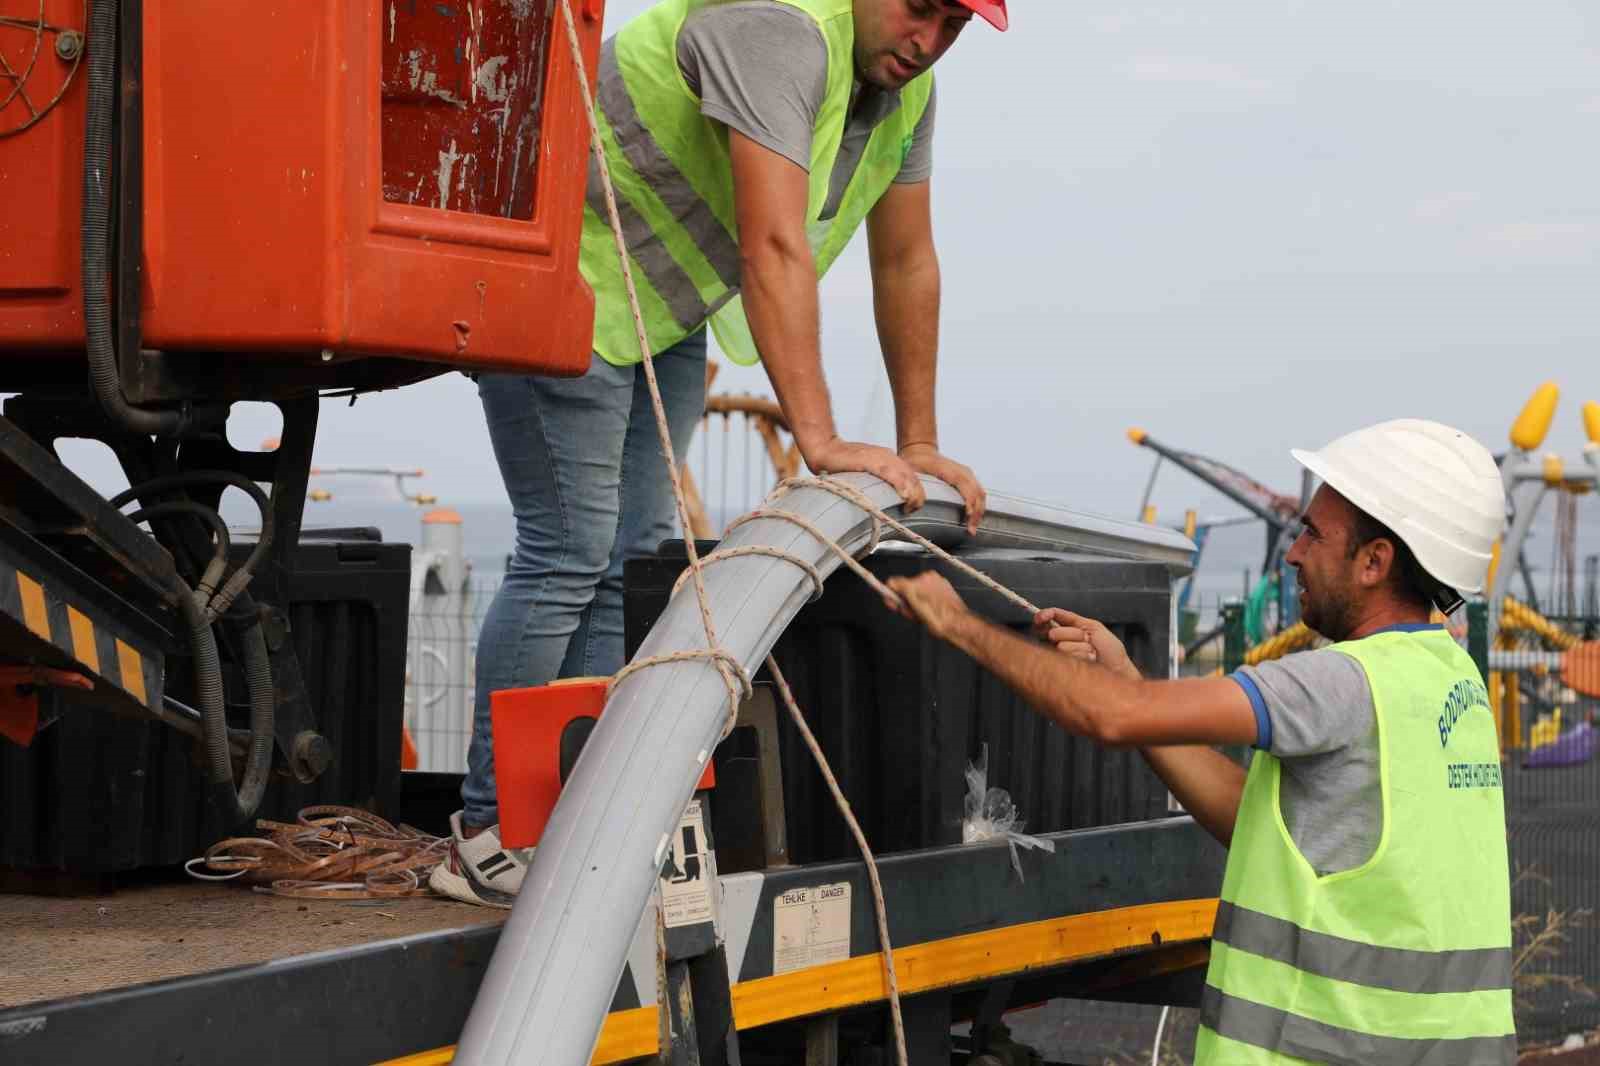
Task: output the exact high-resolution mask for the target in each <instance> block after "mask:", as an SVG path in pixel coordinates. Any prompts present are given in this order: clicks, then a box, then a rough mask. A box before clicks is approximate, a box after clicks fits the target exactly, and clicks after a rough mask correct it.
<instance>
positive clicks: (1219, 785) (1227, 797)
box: [1033, 607, 1245, 845]
mask: <svg viewBox="0 0 1600 1066" xmlns="http://www.w3.org/2000/svg"><path fill="white" fill-rule="evenodd" d="M1033 632H1034V635H1035V636H1036V637H1038V639H1039V640H1041V641H1044V642H1045V643H1046V644H1048V645H1053V646H1054V647H1055V649H1056V651H1057V652H1060V653H1062V654H1064V655H1066V656H1068V657H1070V658H1072V659H1075V660H1077V661H1078V662H1082V663H1097V664H1098V668H1099V669H1101V670H1106V671H1110V672H1112V673H1115V674H1118V675H1120V676H1122V677H1125V678H1129V679H1131V680H1133V681H1142V680H1144V678H1143V676H1142V675H1141V674H1140V673H1139V668H1138V667H1137V666H1135V665H1134V664H1133V660H1132V659H1130V658H1128V649H1127V648H1126V647H1124V646H1123V643H1122V641H1121V640H1120V639H1118V638H1117V635H1116V634H1115V633H1113V632H1111V630H1110V629H1108V628H1106V626H1105V624H1104V623H1102V622H1100V621H1099V620H1098V619H1094V618H1089V617H1087V616H1085V615H1080V614H1076V613H1074V612H1072V611H1067V610H1063V609H1062V608H1059V607H1051V608H1047V609H1045V610H1042V611H1040V612H1039V613H1038V614H1037V615H1036V616H1035V617H1034V620H1033ZM1139 754H1140V755H1141V756H1143V757H1144V760H1145V762H1147V763H1148V764H1149V765H1150V768H1151V769H1152V770H1154V771H1155V772H1156V776H1158V777H1160V778H1161V780H1162V782H1163V783H1164V784H1165V785H1166V786H1167V788H1169V789H1171V790H1172V794H1173V795H1174V796H1176V797H1177V799H1178V802H1179V803H1181V804H1183V808H1184V810H1186V811H1188V812H1189V814H1190V815H1191V816H1192V817H1193V818H1194V820H1195V821H1197V822H1199V823H1200V824H1201V825H1202V826H1204V827H1205V828H1206V830H1207V831H1208V832H1210V833H1211V835H1212V836H1214V837H1216V838H1217V839H1218V840H1220V841H1222V843H1223V844H1225V845H1226V844H1228V843H1229V842H1231V841H1232V839H1233V826H1234V823H1235V822H1236V821H1237V820H1238V817H1239V800H1240V799H1241V798H1242V797H1243V795H1244V779H1245V772H1244V769H1243V768H1242V767H1240V766H1239V764H1238V763H1236V762H1234V761H1233V760H1232V759H1230V758H1228V757H1227V756H1225V755H1223V754H1222V753H1221V752H1219V751H1217V750H1215V749H1214V748H1210V747H1207V746H1205V745H1202V744H1188V745H1175V746H1152V745H1144V746H1142V747H1140V748H1139Z"/></svg>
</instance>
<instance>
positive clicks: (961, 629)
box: [893, 579, 1256, 747]
mask: <svg viewBox="0 0 1600 1066" xmlns="http://www.w3.org/2000/svg"><path fill="white" fill-rule="evenodd" d="M903 580H904V579H902V580H900V581H896V582H895V583H894V585H893V588H894V590H895V591H896V592H897V593H900V594H901V595H902V597H903V596H904V595H905V593H904V590H903V588H902V587H901V586H902V582H903ZM935 635H938V636H941V637H943V639H945V640H947V641H948V642H949V643H951V644H953V645H955V646H956V647H957V648H960V649H961V650H962V651H964V652H966V653H967V654H968V655H970V656H971V657H972V658H973V659H975V660H977V662H978V663H979V664H980V665H981V666H983V667H984V668H985V669H987V670H988V671H989V672H990V673H992V674H994V675H995V676H996V677H998V678H999V679H1000V680H1001V681H1003V682H1005V683H1006V684H1007V685H1009V686H1010V687H1011V688H1013V689H1015V690H1016V692H1017V693H1018V694H1019V695H1020V696H1022V697H1023V698H1024V699H1026V700H1027V701H1028V702H1029V703H1030V704H1032V705H1033V706H1034V707H1035V708H1037V709H1038V710H1039V711H1040V712H1041V713H1043V714H1045V715H1047V716H1048V717H1049V718H1050V719H1051V720H1052V721H1055V722H1056V723H1058V724H1059V725H1060V726H1061V727H1062V728H1064V729H1066V730H1067V731H1068V732H1071V733H1076V734H1078V735H1079V736H1085V737H1088V738H1090V739H1091V740H1095V741H1097V742H1099V743H1101V744H1107V745H1111V746H1113V747H1143V746H1146V745H1165V744H1248V743H1251V742H1252V741H1254V740H1255V738H1256V719H1255V712H1254V711H1253V710H1252V709H1251V707H1250V700H1249V698H1248V697H1246V696H1245V694H1244V691H1243V690H1242V689H1241V688H1239V686H1238V685H1236V684H1234V683H1233V682H1232V681H1229V680H1228V679H1227V678H1194V679H1189V680H1183V681H1142V680H1134V679H1132V678H1128V677H1122V676H1120V675H1118V674H1114V673H1112V672H1111V671H1109V670H1102V669H1099V668H1097V667H1095V666H1093V665H1090V664H1088V663H1081V662H1077V661H1075V660H1074V659H1072V658H1070V657H1068V656H1065V655H1059V654H1057V653H1055V652H1054V651H1052V650H1051V649H1049V648H1046V647H1044V646H1043V645H1040V644H1035V643H1033V642H1031V641H1028V640H1025V639H1024V638H1022V637H1020V636H1018V635H1017V634H1015V633H1013V632H1011V631H1010V630H1008V629H1003V628H1001V627H1000V626H997V625H995V624H994V623H992V622H989V621H987V620H985V619H983V618H980V617H979V616H978V615H975V614H973V613H972V612H970V611H967V610H965V609H963V610H962V611H961V612H960V613H959V614H957V615H956V616H955V617H954V618H953V619H952V620H951V622H950V623H949V625H948V628H947V629H946V630H945V631H943V632H937V631H936V634H935Z"/></svg>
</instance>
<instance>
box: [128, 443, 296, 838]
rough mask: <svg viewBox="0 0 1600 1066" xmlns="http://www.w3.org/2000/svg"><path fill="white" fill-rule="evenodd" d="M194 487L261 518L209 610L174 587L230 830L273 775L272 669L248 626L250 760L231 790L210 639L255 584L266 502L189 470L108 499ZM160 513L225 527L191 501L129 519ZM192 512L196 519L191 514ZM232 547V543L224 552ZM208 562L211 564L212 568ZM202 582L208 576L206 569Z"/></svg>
mask: <svg viewBox="0 0 1600 1066" xmlns="http://www.w3.org/2000/svg"><path fill="white" fill-rule="evenodd" d="M193 485H231V486H233V487H235V488H237V489H240V490H242V491H243V492H244V493H245V494H246V495H248V496H249V497H250V499H251V500H252V501H253V502H254V503H255V505H256V509H257V510H258V511H259V512H260V515H261V536H260V538H259V539H258V540H257V542H256V546H255V548H254V549H252V550H251V552H250V556H249V558H248V559H247V560H246V561H245V563H244V565H243V566H241V567H240V568H239V569H238V570H237V571H235V572H234V574H233V576H232V577H231V578H229V579H228V582H227V584H225V585H224V586H223V587H222V590H221V591H220V592H218V593H217V594H216V595H215V596H213V597H211V602H210V603H209V604H207V603H206V601H205V598H204V597H203V596H202V595H201V594H200V593H198V592H196V591H195V590H193V589H191V588H189V586H188V584H187V583H185V582H184V581H183V580H182V579H181V578H180V579H178V580H177V592H178V607H179V610H180V611H181V612H182V614H183V619H184V623H185V625H186V626H187V627H188V630H189V642H190V644H191V646H192V647H193V649H194V657H195V695H196V697H197V700H196V702H197V703H198V704H199V710H200V722H201V739H202V744H203V746H204V747H205V751H206V765H207V771H208V776H209V779H210V784H211V788H212V791H213V793H214V794H215V798H216V802H217V804H218V807H219V809H220V810H221V811H222V812H223V813H224V815H225V816H228V817H230V818H232V819H233V820H234V822H235V823H237V822H242V821H246V820H248V819H249V818H250V817H251V816H252V815H254V814H255V811H256V808H257V807H258V806H260V803H261V797H262V794H263V793H264V792H265V791H266V786H267V778H268V774H269V772H270V771H271V769H272V745H273V741H274V734H273V717H274V715H273V710H274V706H275V704H274V699H275V696H274V693H273V688H272V665H271V660H270V658H269V656H268V654H267V642H266V637H265V636H264V635H263V634H262V632H261V622H260V619H259V618H254V619H251V621H250V623H249V625H248V626H247V627H246V628H245V629H244V630H243V632H242V634H241V649H242V656H243V659H244V662H243V666H244V675H245V686H246V688H247V689H248V690H249V694H250V752H249V756H248V758H247V760H246V762H245V773H244V781H243V783H242V784H241V785H239V787H238V788H237V789H235V787H234V781H233V761H232V757H231V755H230V752H229V735H228V715H227V704H226V702H225V700H224V696H223V691H222V662H221V659H220V657H219V656H218V654H217V640H216V635H215V634H214V633H213V632H212V631H211V624H212V622H213V621H215V620H216V619H217V618H218V617H220V616H221V615H222V614H223V613H224V612H225V611H226V610H227V609H228V606H229V605H230V604H231V603H232V602H233V600H234V599H235V598H236V597H237V596H238V595H239V593H241V592H243V591H244V588H245V586H246V585H248V584H249V583H250V579H251V577H253V576H254V570H255V567H256V565H257V564H258V563H259V562H260V561H261V559H262V558H263V556H264V555H265V554H266V551H267V549H268V548H270V547H271V545H272V537H273V526H272V501H271V500H270V499H269V498H268V497H267V494H266V493H265V492H263V491H262V489H261V486H260V485H257V484H256V483H255V482H254V481H251V480H250V479H249V478H247V477H245V476H244V475H242V474H236V473H234V472H233V471H231V470H192V471H188V472H186V473H182V474H170V475H167V476H165V477H158V478H154V479H152V480H150V481H145V482H141V483H140V484H138V485H134V486H131V487H130V488H128V489H126V490H124V491H122V492H120V493H118V494H117V495H116V496H113V497H112V498H111V505H112V506H113V507H118V508H120V507H124V506H126V505H127V504H128V503H130V502H132V501H133V500H135V499H139V498H143V497H146V496H159V495H161V494H163V493H168V492H174V491H178V490H181V489H186V488H189V487H190V486H193ZM162 508H173V509H174V513H177V510H178V509H181V510H182V511H184V512H186V513H199V512H202V511H203V512H205V515H204V517H206V520H207V521H208V522H210V521H211V520H212V519H213V518H214V519H215V520H216V525H214V526H213V530H215V529H216V528H217V527H219V526H220V527H221V528H222V534H221V538H226V537H227V527H226V525H225V524H224V523H223V522H222V519H221V516H219V515H218V514H217V513H216V512H215V511H214V510H212V509H211V508H209V507H205V506H203V505H201V504H198V503H195V502H194V501H192V500H177V501H169V502H163V503H153V504H151V505H149V506H148V507H146V508H144V509H143V510H141V511H139V512H136V513H135V514H136V515H145V516H148V515H150V514H152V513H155V512H157V511H159V510H161V509H162ZM193 509H198V511H196V510H193ZM222 545H223V540H222V539H220V538H219V540H218V550H219V551H220V552H221V553H222V555H223V557H224V558H225V557H226V554H227V548H226V547H223V546H222ZM229 546H231V543H230V545H229ZM214 562H215V560H213V563H214ZM206 572H207V574H208V575H209V574H210V573H211V568H209V567H208V568H207V571H206Z"/></svg>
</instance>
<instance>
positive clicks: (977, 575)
mask: <svg viewBox="0 0 1600 1066" xmlns="http://www.w3.org/2000/svg"><path fill="white" fill-rule="evenodd" d="M795 488H815V489H822V490H824V491H825V492H831V493H833V494H834V495H835V496H838V497H840V498H842V499H845V500H849V501H850V502H851V503H853V504H855V505H856V506H857V507H859V508H861V509H862V510H863V511H865V512H867V514H868V515H870V516H871V517H872V519H873V521H874V526H873V539H872V544H871V546H870V547H869V548H868V551H871V550H873V549H874V548H876V547H877V543H878V530H877V523H879V522H881V523H883V524H884V525H886V526H888V527H889V528H890V529H892V530H894V531H895V532H896V533H898V534H900V535H901V536H902V537H904V538H905V539H906V540H909V541H910V542H911V543H913V544H917V545H920V546H921V547H922V548H924V549H926V550H927V551H928V552H929V553H930V554H932V555H933V556H934V557H935V558H937V559H939V560H941V561H943V562H946V563H948V564H950V565H951V566H953V567H955V568H956V569H957V570H959V571H961V572H962V573H963V574H965V575H967V576H968V577H970V578H972V580H974V581H976V582H977V583H978V584H980V585H982V586H983V587H984V588H986V589H988V590H990V591H991V592H995V593H998V594H999V595H1000V596H1002V597H1004V598H1005V599H1006V600H1007V601H1008V602H1010V603H1012V604H1015V605H1016V606H1017V607H1020V608H1022V610H1024V611H1027V612H1028V614H1029V615H1035V614H1038V613H1039V608H1038V607H1037V606H1036V605H1035V604H1034V603H1033V602H1032V601H1031V600H1029V599H1028V598H1027V597H1026V596H1022V595H1020V594H1018V593H1017V592H1015V591H1013V590H1012V589H1009V588H1006V586H1004V585H1002V584H1001V583H1000V582H998V581H996V580H995V579H994V578H992V577H990V576H989V575H988V574H985V573H983V572H982V571H981V570H979V569H978V568H977V567H975V566H973V565H972V564H971V563H968V562H965V561H964V560H961V559H958V558H956V557H955V556H954V555H951V554H950V553H949V552H947V551H945V550H944V549H943V548H941V547H939V546H938V545H937V544H935V543H934V542H933V541H931V540H929V539H928V538H927V537H924V536H923V535H922V534H921V533H918V532H917V531H916V530H914V529H912V528H911V527H910V526H907V525H906V524H905V523H903V522H900V521H898V520H897V519H895V518H894V517H892V516H891V515H889V514H887V513H885V512H884V511H882V510H880V509H879V508H878V507H876V506H875V505H874V504H873V502H872V501H871V500H870V499H868V498H867V495H866V493H864V492H862V491H861V490H860V489H858V488H856V487H855V486H854V485H847V484H845V483H844V482H842V481H835V480H834V479H833V478H831V477H807V478H787V479H785V480H784V481H782V482H780V483H779V485H778V487H777V489H776V490H775V491H774V493H773V497H772V498H773V499H776V498H778V497H780V496H783V495H784V494H785V493H787V492H789V491H790V490H791V489H795ZM835 550H836V551H839V550H840V549H837V548H836V549H835ZM868 581H869V583H870V584H872V585H873V586H874V587H875V588H876V589H877V590H878V591H879V592H880V593H884V594H888V595H889V596H891V597H892V598H895V599H898V597H895V596H894V594H893V593H891V592H889V590H888V588H887V587H885V586H884V585H883V584H882V583H881V582H879V581H878V580H877V579H876V578H871V577H869V578H868Z"/></svg>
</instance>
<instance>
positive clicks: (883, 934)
mask: <svg viewBox="0 0 1600 1066" xmlns="http://www.w3.org/2000/svg"><path fill="white" fill-rule="evenodd" d="M767 669H768V670H770V671H771V672H772V681H773V684H774V685H776V686H777V689H778V695H780V696H782V697H783V705H784V706H785V707H787V708H788V710H789V717H790V718H793V719H794V725H795V728H796V729H797V730H799V732H800V737H801V739H802V740H804V741H805V742H806V747H807V748H809V749H811V757H812V758H813V759H815V760H816V761H817V769H819V770H821V771H822V779H823V780H824V781H826V782H827V783H828V791H829V792H832V793H833V802H834V803H836V804H837V805H838V807H839V813H841V814H843V815H844V820H845V824H846V825H848V826H849V827H850V835H851V836H853V837H855V838H856V847H857V848H860V849H861V856H862V858H863V859H865V860H866V864H867V878H868V879H869V880H870V881H871V882H872V909H873V915H874V917H875V918H876V919H877V922H878V942H879V943H880V944H882V945H883V975H884V979H885V980H886V981H887V982H888V984H889V1016H890V1018H891V1019H892V1020H893V1022H894V1052H895V1060H896V1061H897V1062H899V1063H900V1066H906V1063H907V1059H906V1024H905V1019H904V1018H902V1017H901V1015H900V981H899V979H898V978H897V977H896V975H895V972H894V948H893V947H891V946H890V941H889V912H888V909H887V908H886V907H885V906H884V903H883V882H882V881H880V880H878V860H877V859H876V858H874V857H873V854H872V848H871V847H869V846H868V844H867V836H866V834H865V833H863V832H862V831H861V824H860V823H859V822H857V821H856V818H855V815H854V814H853V813H852V812H851V810H850V801H849V800H847V799H845V798H844V792H843V791H842V790H841V789H840V788H839V782H838V780H837V779H836V778H835V777H834V776H833V768H832V767H830V766H829V765H828V759H827V757H826V756H825V755H823V754H822V747H821V746H820V745H819V744H818V743H817V738H816V737H815V736H813V735H812V732H811V727H810V726H809V725H807V724H806V716H805V715H803V714H801V713H800V705H799V704H798V703H796V702H795V699H794V692H793V691H791V690H790V688H789V681H788V679H787V678H785V677H784V676H783V671H782V670H780V669H779V668H778V660H777V659H776V658H774V657H772V656H770V655H769V656H768V657H767Z"/></svg>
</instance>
